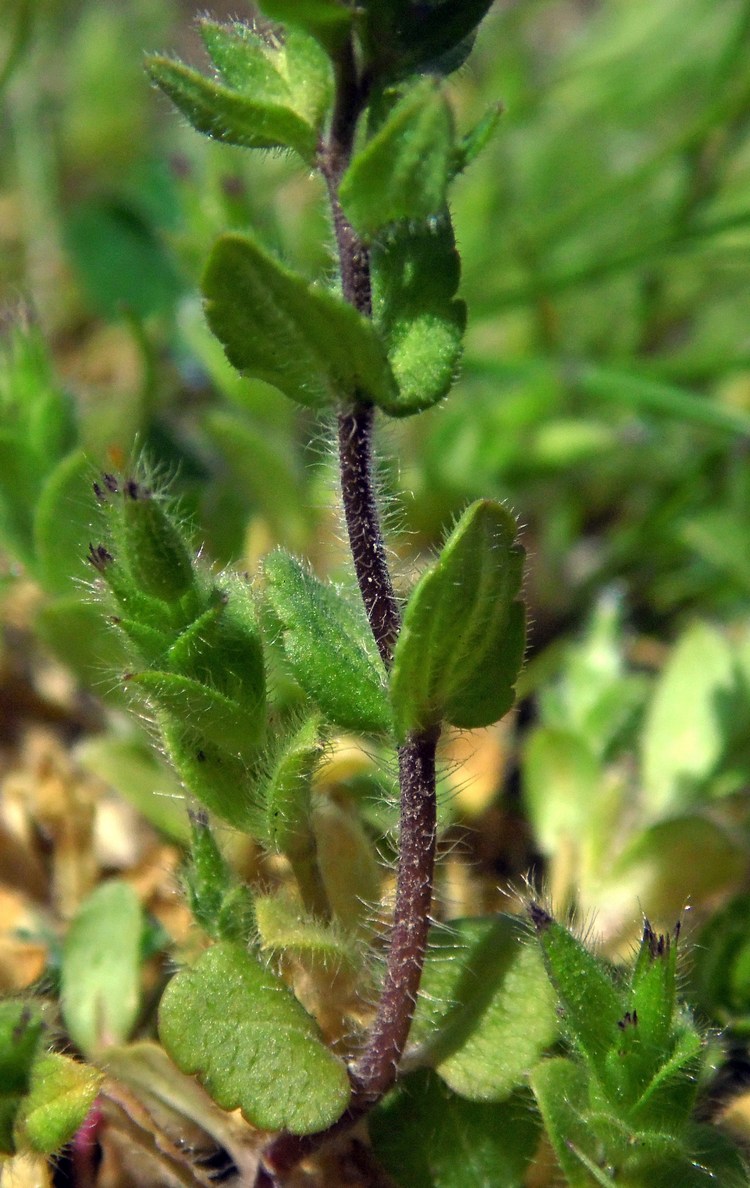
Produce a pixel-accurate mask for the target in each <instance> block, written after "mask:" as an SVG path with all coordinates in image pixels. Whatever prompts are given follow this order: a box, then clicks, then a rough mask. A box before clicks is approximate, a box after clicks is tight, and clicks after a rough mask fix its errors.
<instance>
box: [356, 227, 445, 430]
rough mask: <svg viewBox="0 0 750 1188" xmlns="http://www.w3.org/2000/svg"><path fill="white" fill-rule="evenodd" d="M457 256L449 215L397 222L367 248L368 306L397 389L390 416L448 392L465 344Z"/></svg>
mask: <svg viewBox="0 0 750 1188" xmlns="http://www.w3.org/2000/svg"><path fill="white" fill-rule="evenodd" d="M459 279H460V260H459V256H458V252H457V251H456V242H455V239H454V236H453V228H452V226H451V221H450V217H449V215H448V214H447V212H446V213H444V214H442V215H441V216H440V217H439V218H438V219H431V220H429V221H428V222H427V223H424V224H421V225H419V226H417V227H414V226H411V225H410V226H408V227H405V228H400V229H399V230H398V231H397V232H396V234H394V235H392V236H390V237H389V238H387V239H385V240H383V241H382V242H381V243H379V244H377V245H375V246H374V247H373V250H372V282H373V312H374V318H375V321H376V324H377V325H378V327H379V329H380V330H381V331H382V334H383V338H384V340H385V343H386V347H387V350H388V361H389V363H390V365H391V368H392V370H393V374H394V376H395V379H396V384H397V388H398V394H397V397H396V400H395V401H394V402H393V403H392V404H389V405H381V407H382V408H383V409H384V411H385V412H387V413H389V414H390V415H391V416H407V415H411V414H412V413H415V412H420V411H421V410H422V409H425V408H429V407H431V406H432V405H433V404H435V403H437V401H438V400H442V398H443V397H444V396H445V395H446V394H447V393H448V391H449V390H450V387H451V384H452V383H453V381H454V380H455V378H456V374H457V372H458V367H459V363H460V360H461V354H462V349H463V335H464V329H465V325H466V306H465V304H464V302H463V301H460V300H456V299H455V294H456V290H457V288H458V283H459Z"/></svg>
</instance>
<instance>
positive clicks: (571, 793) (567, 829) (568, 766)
mask: <svg viewBox="0 0 750 1188" xmlns="http://www.w3.org/2000/svg"><path fill="white" fill-rule="evenodd" d="M523 777H524V778H523V795H524V804H525V806H526V809H527V812H528V814H529V818H530V821H531V825H532V827H533V830H534V838H535V840H536V843H537V845H538V846H539V847H540V849H541V851H542V853H544V854H548V855H555V854H557V853H558V852H559V851H560V848H561V846H563V847H568V848H569V847H570V846H571V845H574V844H576V843H577V842H578V841H579V840H580V839H581V838H583V837H584V836H585V835H586V833H587V831H588V827H589V826H590V824H591V815H592V814H591V806H592V804H593V803H595V801H596V797H597V796H598V794H599V792H600V790H601V788H602V786H603V780H604V773H603V771H602V768H601V765H600V764H599V762H598V761H597V759H596V758H595V757H594V755H592V753H591V751H590V749H589V747H588V745H587V743H586V742H585V741H584V740H583V738H581V737H580V736H579V735H577V734H573V733H571V732H570V731H567V730H554V729H551V728H545V727H539V728H537V729H536V730H534V731H532V733H531V735H530V737H529V740H528V743H527V744H526V749H525V754H524V762H523Z"/></svg>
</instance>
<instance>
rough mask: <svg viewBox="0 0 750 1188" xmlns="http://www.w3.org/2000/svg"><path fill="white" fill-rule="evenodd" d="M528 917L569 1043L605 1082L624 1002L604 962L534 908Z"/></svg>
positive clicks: (554, 921) (536, 907)
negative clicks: (534, 932)
mask: <svg viewBox="0 0 750 1188" xmlns="http://www.w3.org/2000/svg"><path fill="white" fill-rule="evenodd" d="M529 913H530V915H531V919H532V921H533V924H534V927H535V929H536V932H537V936H538V938H539V943H540V945H541V949H542V953H543V955H544V963H545V965H546V967H547V973H548V974H549V978H550V981H551V982H552V985H553V986H554V988H555V991H556V993H557V997H558V1001H559V1005H560V1008H561V1010H562V1012H563V1024H564V1027H565V1030H566V1031H567V1033H568V1036H569V1038H570V1041H571V1043H573V1044H574V1045H575V1047H576V1048H577V1049H578V1051H579V1052H580V1053H581V1054H582V1055H583V1056H584V1058H585V1059H586V1061H587V1062H588V1063H589V1064H590V1066H591V1068H592V1070H593V1071H594V1072H595V1073H596V1075H597V1076H598V1077H600V1078H603V1079H606V1058H607V1053H608V1052H609V1050H610V1048H612V1047H613V1046H614V1045H615V1044H616V1042H617V1040H618V1037H619V1034H620V1023H621V1022H622V1019H623V1016H624V1014H625V1002H624V998H623V996H622V994H621V993H620V992H619V991H618V990H617V988H616V987H615V984H614V982H613V980H612V978H611V977H610V974H609V972H608V970H607V968H606V967H605V965H604V962H603V961H601V960H600V959H599V958H598V957H595V956H594V954H593V953H590V952H589V950H588V949H587V948H586V946H585V945H584V944H583V943H582V942H581V941H580V940H578V938H577V937H575V936H573V934H572V933H571V932H569V930H568V929H567V928H564V927H563V926H562V924H558V923H557V921H556V920H553V918H552V917H551V916H550V915H548V914H547V912H545V911H544V910H543V909H542V908H541V907H539V906H538V905H537V904H531V906H530V909H529Z"/></svg>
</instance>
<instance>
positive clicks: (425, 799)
mask: <svg viewBox="0 0 750 1188" xmlns="http://www.w3.org/2000/svg"><path fill="white" fill-rule="evenodd" d="M336 74H337V79H336V82H337V86H336V104H335V108H334V113H333V118H332V121H331V131H330V134H329V137H328V140H327V142H326V143H324V144H322V145H321V148H320V150H319V153H318V164H319V168H320V171H321V173H322V175H323V177H324V179H325V182H326V186H327V189H328V197H329V201H330V206H331V212H332V215H333V226H334V232H335V236H336V245H337V250H338V257H339V268H340V274H341V285H342V291H343V295H344V297H345V299H346V300H347V301H348V302H349V303H350V304H351V305H353V306H354V308H355V309H356V310H357V311H358V312H359V313H361V314H362V315H363V316H364V317H371V316H372V291H371V285H370V259H369V253H368V251H367V247H366V245H365V244H363V243H362V241H361V240H360V239H359V236H358V235H357V233H356V231H355V229H354V228H353V227H352V225H351V223H350V222H349V220H348V219H347V218H346V215H345V214H344V211H343V210H342V208H341V203H340V201H339V196H338V187H339V183H340V181H341V177H342V176H343V173H344V171H345V169H346V167H347V165H348V163H349V160H350V159H351V153H352V144H353V140H354V132H355V128H356V123H357V119H358V118H359V115H360V113H361V112H362V109H363V108H364V105H365V103H366V100H367V90H368V86H367V82H366V81H365V80H363V79H359V78H358V77H357V68H356V62H355V58H354V52H353V47H352V45H351V43H349V44H348V45H347V47H346V49H345V50H344V51H343V52H342V54H341V56H340V58H339V61H338V63H337V67H336ZM374 411H375V410H374V408H373V406H372V404H371V402H370V401H368V400H366V399H362V397H361V395H360V394H359V393H353V394H352V399H351V403H350V405H349V407H347V408H345V409H343V410H342V411H341V412H340V413H339V419H338V443H339V466H340V477H341V494H342V500H343V505H344V516H345V519H346V526H347V533H348V537H349V546H350V549H351V554H352V560H353V563H354V569H355V573H356V575H357V582H358V584H359V589H360V592H361V594H362V601H363V602H364V606H365V610H366V612H367V618H368V621H369V624H370V628H371V630H372V634H373V638H374V639H375V643H376V644H377V647H378V651H379V653H380V656H381V659H382V661H383V664H384V665H385V667H386V669H389V668H390V667H391V664H392V661H393V650H394V647H395V645H396V640H397V639H398V634H399V631H400V628H401V615H400V612H399V608H398V602H397V601H396V596H395V594H394V590H393V583H392V581H391V575H390V573H389V570H388V564H387V561H386V554H385V545H384V543H383V533H382V530H381V527H380V516H379V512H378V506H377V501H376V498H375V483H374V475H373V460H372V434H373V421H374ZM439 735H440V730H439V728H434V729H431V730H427V731H423V732H419V733H415V734H413V735H412V736H411V737H410V738H409V739H407V741H406V743H405V744H404V745H403V746H402V747H400V748H399V752H398V764H399V789H400V817H399V844H398V854H399V857H398V873H397V879H396V902H395V907H394V914H393V924H392V928H391V934H390V941H389V946H388V960H387V966H386V974H385V979H384V982H383V988H382V991H381V994H380V998H379V1001H378V1005H377V1011H376V1016H375V1022H374V1023H373V1025H372V1028H371V1030H370V1034H369V1036H368V1039H367V1043H366V1045H365V1049H364V1051H363V1052H362V1054H361V1056H360V1058H359V1059H358V1061H357V1062H356V1064H355V1065H354V1067H353V1069H352V1070H351V1074H350V1075H351V1081H352V1099H351V1103H350V1105H349V1108H348V1109H347V1111H346V1113H344V1114H343V1115H342V1117H341V1118H339V1119H338V1121H337V1122H335V1123H334V1124H333V1126H331V1127H329V1128H328V1129H327V1130H325V1131H321V1132H320V1133H318V1134H313V1135H305V1136H297V1135H291V1134H286V1133H283V1134H280V1135H278V1137H277V1138H276V1139H274V1140H273V1141H272V1142H271V1143H270V1144H269V1146H268V1147H267V1148H266V1150H265V1151H264V1152H263V1156H262V1160H261V1165H260V1168H259V1171H258V1177H257V1179H256V1188H267V1186H268V1185H273V1184H277V1183H279V1182H280V1179H281V1178H282V1177H283V1176H285V1175H286V1173H288V1172H289V1171H291V1170H292V1168H294V1167H295V1166H296V1165H297V1164H298V1163H299V1162H300V1160H302V1159H304V1158H305V1156H307V1155H310V1154H312V1153H313V1152H314V1151H316V1150H318V1149H319V1148H320V1147H321V1146H323V1145H324V1144H325V1143H326V1142H328V1141H329V1140H330V1139H332V1138H334V1137H335V1136H336V1135H338V1134H340V1133H342V1132H343V1131H345V1130H347V1129H348V1128H349V1127H351V1126H353V1125H354V1124H355V1123H356V1122H357V1121H358V1120H359V1119H360V1118H362V1117H363V1116H364V1115H365V1114H366V1113H367V1112H368V1111H369V1110H371V1109H372V1107H373V1106H374V1105H375V1104H376V1103H377V1102H378V1101H380V1099H381V1098H382V1097H383V1095H384V1094H385V1093H387V1091H388V1090H389V1089H390V1088H391V1086H392V1085H393V1083H394V1081H395V1080H396V1076H397V1072H398V1066H399V1063H400V1060H401V1056H402V1054H403V1051H404V1048H405V1046H406V1042H407V1039H408V1036H409V1030H410V1028H411V1022H412V1018H413V1015H414V1009H415V1006H416V1001H417V993H418V991H419V983H420V979H421V976H422V967H423V965H424V958H425V953H426V951H427V935H428V931H429V926H430V906H431V901H432V881H433V872H434V865H435V838H436V807H435V806H436V799H435V754H436V750H437V743H438V738H439Z"/></svg>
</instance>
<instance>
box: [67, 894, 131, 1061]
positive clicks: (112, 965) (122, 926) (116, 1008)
mask: <svg viewBox="0 0 750 1188" xmlns="http://www.w3.org/2000/svg"><path fill="white" fill-rule="evenodd" d="M142 932H143V911H142V908H141V905H140V903H139V900H138V896H137V895H136V893H135V891H134V890H133V888H132V887H131V886H130V885H129V884H128V883H123V882H120V881H118V880H115V879H113V880H111V881H110V882H108V883H101V884H100V886H98V887H97V888H96V890H95V891H92V893H91V894H90V895H89V896H88V898H87V899H85V900H84V901H83V903H82V904H81V906H80V907H79V909H78V911H77V912H76V915H75V917H74V918H73V921H72V923H71V925H70V928H69V930H68V935H67V936H66V938H65V947H64V950H63V960H62V973H61V979H62V990H61V1003H62V1013H63V1018H64V1020H65V1026H66V1028H67V1030H68V1033H69V1035H70V1038H71V1039H72V1040H73V1042H74V1043H75V1044H77V1046H78V1047H79V1048H80V1049H81V1051H82V1052H83V1053H84V1055H86V1056H89V1057H92V1056H95V1055H97V1054H98V1053H100V1052H101V1051H102V1050H103V1049H104V1048H106V1047H108V1046H109V1045H110V1044H115V1043H121V1042H122V1041H123V1040H125V1039H127V1037H128V1035H129V1034H130V1030H131V1028H132V1026H133V1024H134V1023H135V1020H136V1018H137V1015H138V1010H139V1007H140V971H141V936H142Z"/></svg>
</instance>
